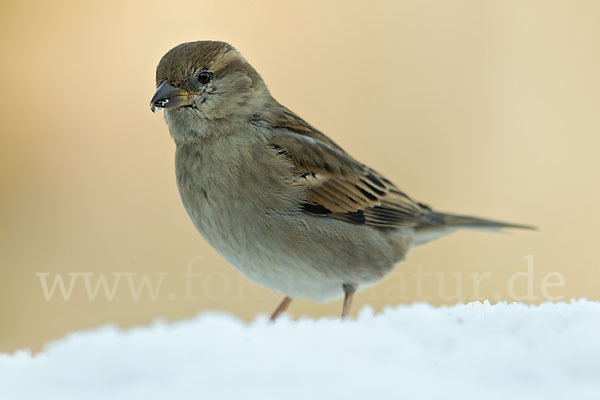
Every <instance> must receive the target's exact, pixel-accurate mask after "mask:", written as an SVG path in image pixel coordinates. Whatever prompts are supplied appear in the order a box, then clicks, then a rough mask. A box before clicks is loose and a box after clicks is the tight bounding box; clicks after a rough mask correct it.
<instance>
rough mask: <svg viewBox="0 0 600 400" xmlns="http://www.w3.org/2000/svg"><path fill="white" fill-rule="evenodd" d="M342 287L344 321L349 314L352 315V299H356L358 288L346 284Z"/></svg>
mask: <svg viewBox="0 0 600 400" xmlns="http://www.w3.org/2000/svg"><path fill="white" fill-rule="evenodd" d="M342 287H343V288H344V307H343V308H342V319H345V318H346V317H347V316H348V314H350V307H351V306H352V298H353V297H354V292H355V291H356V287H355V286H354V285H350V284H347V283H344V284H343V285H342Z"/></svg>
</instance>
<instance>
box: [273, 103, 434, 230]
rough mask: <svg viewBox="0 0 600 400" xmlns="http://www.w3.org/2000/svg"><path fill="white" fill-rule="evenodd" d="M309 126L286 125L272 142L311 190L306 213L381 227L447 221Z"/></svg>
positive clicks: (280, 126)
mask: <svg viewBox="0 0 600 400" xmlns="http://www.w3.org/2000/svg"><path fill="white" fill-rule="evenodd" d="M289 117H290V115H289V114H286V118H289ZM286 122H289V120H286ZM297 126H300V127H302V129H297ZM307 126H308V127H310V126H309V125H307V124H306V125H303V124H298V123H297V124H296V125H294V124H289V123H288V124H287V125H286V124H283V123H280V124H278V125H276V129H274V132H275V135H274V136H273V137H272V138H271V146H272V147H273V148H274V149H276V150H277V152H279V153H280V154H281V155H282V156H284V157H287V158H288V159H289V160H290V161H291V162H292V164H293V166H294V169H295V170H296V172H297V176H296V179H295V182H294V183H295V184H297V185H301V186H303V187H306V189H307V191H308V198H307V203H306V204H305V205H304V206H303V211H304V212H306V213H308V214H312V215H318V216H322V217H329V218H335V219H339V220H343V221H347V222H350V223H355V224H366V225H371V226H375V227H380V228H396V227H401V226H417V225H419V226H423V225H425V226H427V225H429V226H431V225H440V224H443V221H442V220H441V219H439V218H437V214H435V213H433V212H432V211H431V209H430V208H429V207H427V206H424V205H422V204H420V203H418V202H416V201H414V200H412V199H411V198H410V197H408V196H407V195H406V194H404V193H403V192H402V191H401V190H399V189H398V188H396V187H395V186H394V185H393V184H392V183H391V182H390V181H389V180H387V179H385V178H384V177H383V176H381V175H380V174H379V173H377V172H376V171H374V170H372V169H370V168H369V167H367V166H365V165H363V164H361V163H359V162H358V161H356V160H354V159H353V158H352V157H351V156H349V155H348V154H347V153H346V152H344V151H343V150H342V149H341V148H339V147H338V146H337V145H335V143H333V142H332V141H330V140H329V139H328V138H327V137H326V136H325V135H323V134H322V133H320V132H318V131H316V130H308V128H307ZM307 130H308V131H309V132H310V133H311V134H310V135H309V134H307ZM321 137H323V138H325V139H326V140H321Z"/></svg>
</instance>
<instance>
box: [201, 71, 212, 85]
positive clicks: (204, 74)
mask: <svg viewBox="0 0 600 400" xmlns="http://www.w3.org/2000/svg"><path fill="white" fill-rule="evenodd" d="M210 78H212V73H211V72H210V71H201V72H200V73H199V74H198V81H200V83H201V84H203V85H206V84H207V83H208V82H210Z"/></svg>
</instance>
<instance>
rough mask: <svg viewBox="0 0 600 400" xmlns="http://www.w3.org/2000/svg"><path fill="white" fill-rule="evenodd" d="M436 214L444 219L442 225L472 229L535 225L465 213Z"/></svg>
mask: <svg viewBox="0 0 600 400" xmlns="http://www.w3.org/2000/svg"><path fill="white" fill-rule="evenodd" d="M437 214H438V216H439V217H440V218H441V219H442V220H443V221H444V225H446V226H448V227H453V228H473V229H490V228H491V229H494V228H497V229H501V228H513V229H529V230H535V229H536V227H535V226H531V225H521V224H512V223H508V222H501V221H494V220H491V219H484V218H477V217H470V216H466V215H455V214H444V213H437Z"/></svg>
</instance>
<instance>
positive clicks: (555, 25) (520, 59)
mask: <svg viewBox="0 0 600 400" xmlns="http://www.w3.org/2000/svg"><path fill="white" fill-rule="evenodd" d="M0 7H1V9H0V10H1V13H0V43H1V51H2V62H1V63H0V79H1V80H2V81H1V87H2V92H1V97H2V103H3V104H2V105H3V106H2V108H1V109H0V113H1V119H0V124H1V125H0V126H1V136H0V140H1V143H0V151H1V155H0V187H1V188H2V196H1V197H0V218H1V225H0V238H1V241H0V246H1V247H0V301H1V303H0V351H11V350H14V349H16V348H23V347H29V348H32V349H34V350H39V349H40V346H42V345H43V343H45V342H47V341H48V340H51V339H54V338H58V337H60V336H62V335H64V334H65V333H67V332H70V331H73V330H79V329H84V328H92V327H96V326H99V325H101V324H105V323H109V322H111V323H117V324H119V325H120V326H123V327H127V326H132V325H137V324H147V323H150V322H151V321H152V320H153V319H154V318H156V317H164V318H166V319H168V320H175V319H179V318H185V317H190V316H193V315H195V314H197V313H198V312H200V311H204V310H226V311H228V312H231V313H234V314H236V315H238V316H240V317H241V318H243V319H245V320H250V319H252V318H254V317H255V316H256V315H257V314H259V313H270V312H271V311H272V310H273V309H274V307H275V306H276V305H277V303H278V302H279V300H280V295H278V294H274V293H271V292H269V291H268V290H266V289H262V288H259V287H257V286H255V285H253V284H252V283H250V282H248V281H247V280H245V279H244V278H243V277H241V276H240V275H239V274H238V273H237V272H236V271H235V270H234V269H233V268H231V267H230V266H228V265H227V264H226V263H225V262H224V261H223V260H222V259H221V258H220V257H219V256H218V255H217V254H216V253H215V252H214V251H213V250H212V249H211V248H210V247H209V246H208V245H207V244H206V243H205V242H204V241H203V239H202V238H201V237H200V235H199V234H197V233H196V232H195V230H194V228H193V226H192V224H191V222H190V221H189V220H188V217H187V215H186V214H185V212H184V209H183V207H182V205H181V204H180V200H179V195H178V193H177V189H176V184H175V180H174V167H173V157H174V145H173V143H172V141H171V139H170V137H169V135H168V131H167V127H166V125H165V123H164V120H163V118H162V115H160V114H152V113H151V112H150V110H149V108H148V103H149V100H150V97H151V96H152V94H153V92H154V70H155V67H156V64H157V63H158V61H159V59H160V57H161V56H162V55H163V54H164V53H165V52H166V51H167V50H169V49H170V48H171V47H173V46H175V45H177V44H179V43H180V42H184V41H193V40H200V39H216V40H224V41H228V42H230V43H232V44H234V45H235V46H236V47H237V48H238V49H239V50H240V51H242V52H243V53H244V55H245V56H246V58H247V59H248V60H249V61H250V62H251V63H252V64H253V65H254V66H255V67H256V69H257V70H258V71H259V72H261V74H262V75H263V77H264V78H265V80H266V82H267V84H268V85H269V87H270V89H271V92H272V93H273V95H274V96H275V97H276V98H277V99H278V100H279V101H281V102H282V103H283V104H285V105H287V106H288V107H290V108H291V109H293V110H294V111H296V112H297V113H298V114H299V115H301V116H302V117H303V118H305V119H307V120H308V121H309V122H310V123H312V124H313V125H315V126H316V127H318V128H319V129H321V130H323V131H324V132H325V133H326V134H327V135H329V136H331V137H332V138H333V139H334V140H335V141H336V142H338V143H340V144H341V145H343V146H344V147H345V148H346V149H347V150H348V151H349V152H350V153H351V154H353V155H354V156H356V157H357V158H359V159H360V160H361V161H363V162H365V163H367V164H369V165H370V166H372V167H374V168H375V169H377V170H379V171H381V172H384V173H385V174H386V176H387V177H388V178H390V179H391V180H392V181H394V182H396V183H397V184H398V185H399V186H400V187H401V188H402V189H404V190H405V191H407V192H408V193H410V194H411V195H413V196H414V197H415V198H417V199H419V200H422V201H424V202H426V203H429V204H431V205H432V206H434V207H437V208H438V209H441V210H445V211H453V212H460V213H470V214H474V215H480V216H488V217H495V218H498V219H504V220H508V221H513V222H522V223H531V224H535V225H538V226H539V227H540V230H539V231H538V232H535V233H531V232H514V233H512V234H504V235H502V234H500V235H498V234H490V233H481V232H461V233H457V234H455V235H453V236H451V237H448V238H444V239H442V240H440V241H438V242H435V243H432V244H429V245H427V246H423V247H421V248H419V249H417V250H415V251H413V252H412V253H411V254H410V255H409V257H408V260H407V262H406V263H404V264H402V265H401V266H400V267H398V268H397V269H396V270H395V271H394V273H393V274H392V275H390V276H389V278H388V279H386V280H385V281H384V282H382V283H381V284H379V285H377V286H375V287H373V288H371V289H369V290H367V291H365V292H362V293H360V294H359V295H358V296H357V297H356V300H355V305H354V310H353V311H354V313H355V314H356V313H358V312H359V310H360V309H361V308H362V307H363V306H365V305H371V306H372V307H373V308H374V309H375V310H376V311H379V310H381V309H382V308H383V307H384V306H386V305H394V304H399V303H410V302H413V301H429V302H431V303H433V304H454V303H456V302H458V301H465V302H466V301H471V300H473V299H475V298H479V299H489V300H490V301H491V302H496V301H498V300H507V301H516V300H520V299H521V298H524V301H527V302H533V303H536V302H541V301H545V300H547V299H563V300H567V301H568V300H569V299H570V298H575V297H577V298H578V297H587V298H589V299H594V300H600V294H599V289H598V286H599V285H598V281H599V278H600V268H599V267H600V266H599V263H598V258H597V247H596V246H597V245H598V244H597V241H598V233H597V227H598V226H599V225H600V213H599V212H598V202H599V200H600V189H599V188H598V182H599V181H600V172H599V171H600V160H599V157H598V147H599V145H600V135H599V132H600V72H599V71H600V24H598V21H600V2H597V1H593V0H590V1H567V0H564V1H545V0H540V1H527V0H525V1H524V0H515V1H481V0H468V1H467V0H462V1H461V0H458V1H452V2H450V1H387V2H384V1H328V2H322V1H306V0H304V1H297V2H280V1H275V0H273V1H247V2H245V1H223V0H219V1H208V0H206V1H189V2H164V1H163V2H153V1H147V0H145V1H129V2H121V1H114V2H113V1H103V2H81V1H63V2H60V1H57V2H42V1H39V2H33V1H12V2H6V1H4V2H2V3H1V6H0ZM528 256H533V259H532V258H523V257H528ZM532 260H533V263H531V261H532ZM188 265H189V266H190V268H191V270H192V271H193V272H194V273H198V274H199V276H197V277H194V278H193V279H192V280H191V281H190V282H192V283H193V285H192V286H191V287H186V285H185V279H184V278H183V277H182V276H181V274H182V273H184V272H185V271H186V266H188ZM528 267H529V268H530V269H529V270H528ZM40 273H41V274H44V273H46V274H49V275H46V276H45V279H47V280H48V284H49V285H50V284H51V283H52V281H53V279H55V278H56V276H57V274H58V276H61V277H64V280H65V282H66V285H67V286H68V283H69V279H70V278H72V277H75V278H74V279H75V281H74V282H75V283H74V285H73V290H72V293H71V294H70V296H69V298H68V300H65V299H63V297H62V296H61V295H60V292H59V290H58V289H56V291H55V293H54V294H53V296H51V297H50V299H49V300H46V296H45V295H44V291H43V287H42V281H43V279H42V278H44V276H42V278H40V276H38V275H36V274H40ZM69 273H71V274H79V275H71V276H69V275H68V274H69ZM85 273H88V275H85ZM89 273H93V275H90V274H89ZM127 273H129V274H130V275H124V274H127ZM519 273H521V275H518V274H519ZM525 273H531V275H528V276H527V277H526V276H524V274H525ZM100 274H105V275H104V276H105V277H107V279H108V282H109V283H110V284H112V282H114V281H113V279H115V276H116V275H113V274H117V275H119V274H121V278H119V279H121V280H120V281H119V285H118V286H116V289H115V294H114V298H113V299H112V300H108V299H107V297H106V296H105V295H104V294H103V292H102V289H101V290H100V292H99V294H97V296H96V298H95V299H94V300H91V299H90V298H89V296H88V294H87V291H86V287H85V285H84V283H83V282H84V279H85V278H84V276H87V277H88V278H89V279H90V282H91V285H92V286H94V285H95V282H96V281H97V279H98V277H99V276H101V275H100ZM133 274H137V275H133ZM143 274H148V275H147V277H148V279H149V282H150V283H152V284H154V286H155V288H156V284H157V283H158V281H159V280H160V279H162V285H161V286H160V288H159V290H158V291H157V294H156V297H155V299H154V300H153V299H152V296H151V295H150V293H147V292H146V291H142V292H141V294H140V296H139V298H138V299H137V300H135V299H134V297H135V296H132V294H135V293H132V291H131V290H130V288H129V286H128V285H129V283H130V282H129V281H128V279H131V282H133V283H134V289H135V288H137V286H136V285H139V282H140V281H141V280H142V279H143V276H144V275H143ZM157 274H162V275H157ZM165 274H166V275H165ZM428 274H433V275H431V276H430V275H428ZM473 274H479V275H473ZM485 274H489V275H487V277H486V275H485ZM548 274H552V275H551V276H550V277H547V275H548ZM161 276H162V278H160V277H161ZM419 276H420V277H419ZM511 277H512V278H511ZM480 278H481V284H480V285H479V287H478V288H475V287H474V284H473V280H474V279H480ZM511 279H512V281H511ZM511 282H512V283H511ZM561 282H562V283H561ZM511 285H512V286H511ZM544 285H546V287H543V286H544ZM511 288H512V289H511ZM511 290H512V291H511ZM529 290H531V292H530V293H528V291H529ZM134 292H135V291H134ZM526 295H527V296H526ZM190 297H192V298H190ZM339 310H340V302H339V301H338V302H333V303H329V304H325V305H322V304H317V303H312V302H308V301H301V300H300V301H295V302H294V303H292V306H291V308H290V313H291V315H292V316H293V317H301V316H310V317H320V316H325V315H327V316H333V315H337V314H338V313H339Z"/></svg>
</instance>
